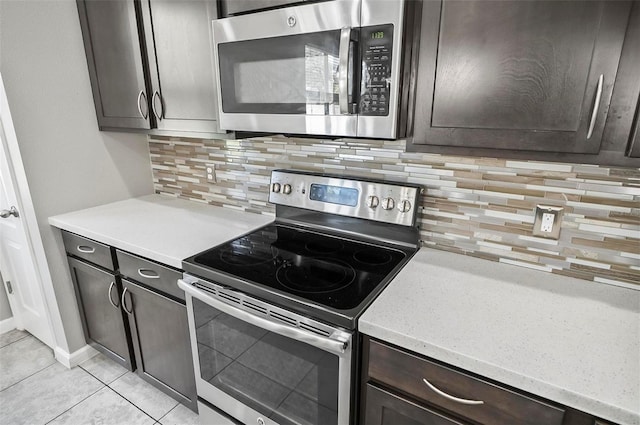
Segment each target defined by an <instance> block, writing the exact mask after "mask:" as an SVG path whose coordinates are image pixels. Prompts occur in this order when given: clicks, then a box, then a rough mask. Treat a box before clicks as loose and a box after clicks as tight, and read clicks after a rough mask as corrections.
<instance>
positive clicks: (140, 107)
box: [138, 90, 149, 120]
mask: <svg viewBox="0 0 640 425" xmlns="http://www.w3.org/2000/svg"><path fill="white" fill-rule="evenodd" d="M143 97H144V103H147V96H146V95H145V94H144V90H140V93H138V112H139V113H140V116H141V117H142V118H144V119H145V120H146V119H147V116H148V115H149V109H148V108H147V113H146V114H145V113H143V112H142V106H140V100H141V99H142V98H143Z"/></svg>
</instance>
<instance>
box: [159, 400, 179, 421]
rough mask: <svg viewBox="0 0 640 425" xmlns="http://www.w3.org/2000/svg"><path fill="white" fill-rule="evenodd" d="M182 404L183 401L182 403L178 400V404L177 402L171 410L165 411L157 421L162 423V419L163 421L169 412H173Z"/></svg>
mask: <svg viewBox="0 0 640 425" xmlns="http://www.w3.org/2000/svg"><path fill="white" fill-rule="evenodd" d="M180 404H181V403H180V402H178V404H176V405H175V406H173V407H172V408H171V410H169V411H168V412H167V413H165V414H164V415H163V416H162V417H161V418H160V419H156V421H157V423H160V421H161V420H163V419H164V418H166V417H167V415H168V414H169V413H171V412H173V411H174V410H176V409H177V408H178V406H180Z"/></svg>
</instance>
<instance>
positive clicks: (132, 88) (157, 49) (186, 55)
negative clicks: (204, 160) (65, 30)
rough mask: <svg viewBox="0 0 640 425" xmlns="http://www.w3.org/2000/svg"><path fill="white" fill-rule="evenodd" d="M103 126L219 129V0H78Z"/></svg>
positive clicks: (160, 130)
mask: <svg viewBox="0 0 640 425" xmlns="http://www.w3.org/2000/svg"><path fill="white" fill-rule="evenodd" d="M77 4H78V12H79V15H80V24H81V28H82V33H83V39H84V45H85V51H86V54H87V63H88V65H89V75H90V79H91V85H92V89H93V97H94V102H95V106H96V114H97V117H98V125H99V127H100V129H101V130H135V129H142V130H150V129H155V130H154V131H156V132H158V133H160V134H162V133H163V132H168V133H176V132H177V133H217V132H219V129H218V125H217V110H216V102H217V100H216V99H217V95H216V89H215V83H214V81H215V79H214V75H213V72H214V67H213V47H212V43H213V41H212V38H211V21H212V20H213V19H216V18H217V16H218V15H217V3H216V1H215V0H208V1H207V0H189V1H179V0H142V1H137V0H122V1H112V0H78V2H77Z"/></svg>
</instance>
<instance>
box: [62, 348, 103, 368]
mask: <svg viewBox="0 0 640 425" xmlns="http://www.w3.org/2000/svg"><path fill="white" fill-rule="evenodd" d="M54 352H55V355H56V360H57V361H58V362H60V363H62V364H63V365H64V366H66V367H67V368H69V369H71V368H73V367H76V366H78V365H79V364H80V363H82V362H83V361H85V360H89V359H90V358H91V357H93V356H95V355H96V354H98V352H97V351H96V350H95V349H94V348H93V347H91V346H89V345H85V346H84V347H82V348H80V349H79V350H76V351H74V352H73V353H71V354H69V353H67V352H66V351H65V350H63V349H62V348H60V347H56V349H55V350H54Z"/></svg>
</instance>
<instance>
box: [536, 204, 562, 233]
mask: <svg viewBox="0 0 640 425" xmlns="http://www.w3.org/2000/svg"><path fill="white" fill-rule="evenodd" d="M562 211H563V209H562V208H560V207H549V206H545V205H538V206H537V207H536V217H535V220H534V223H533V235H534V236H542V237H543V238H549V239H558V238H559V237H560V223H561V219H562Z"/></svg>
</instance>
